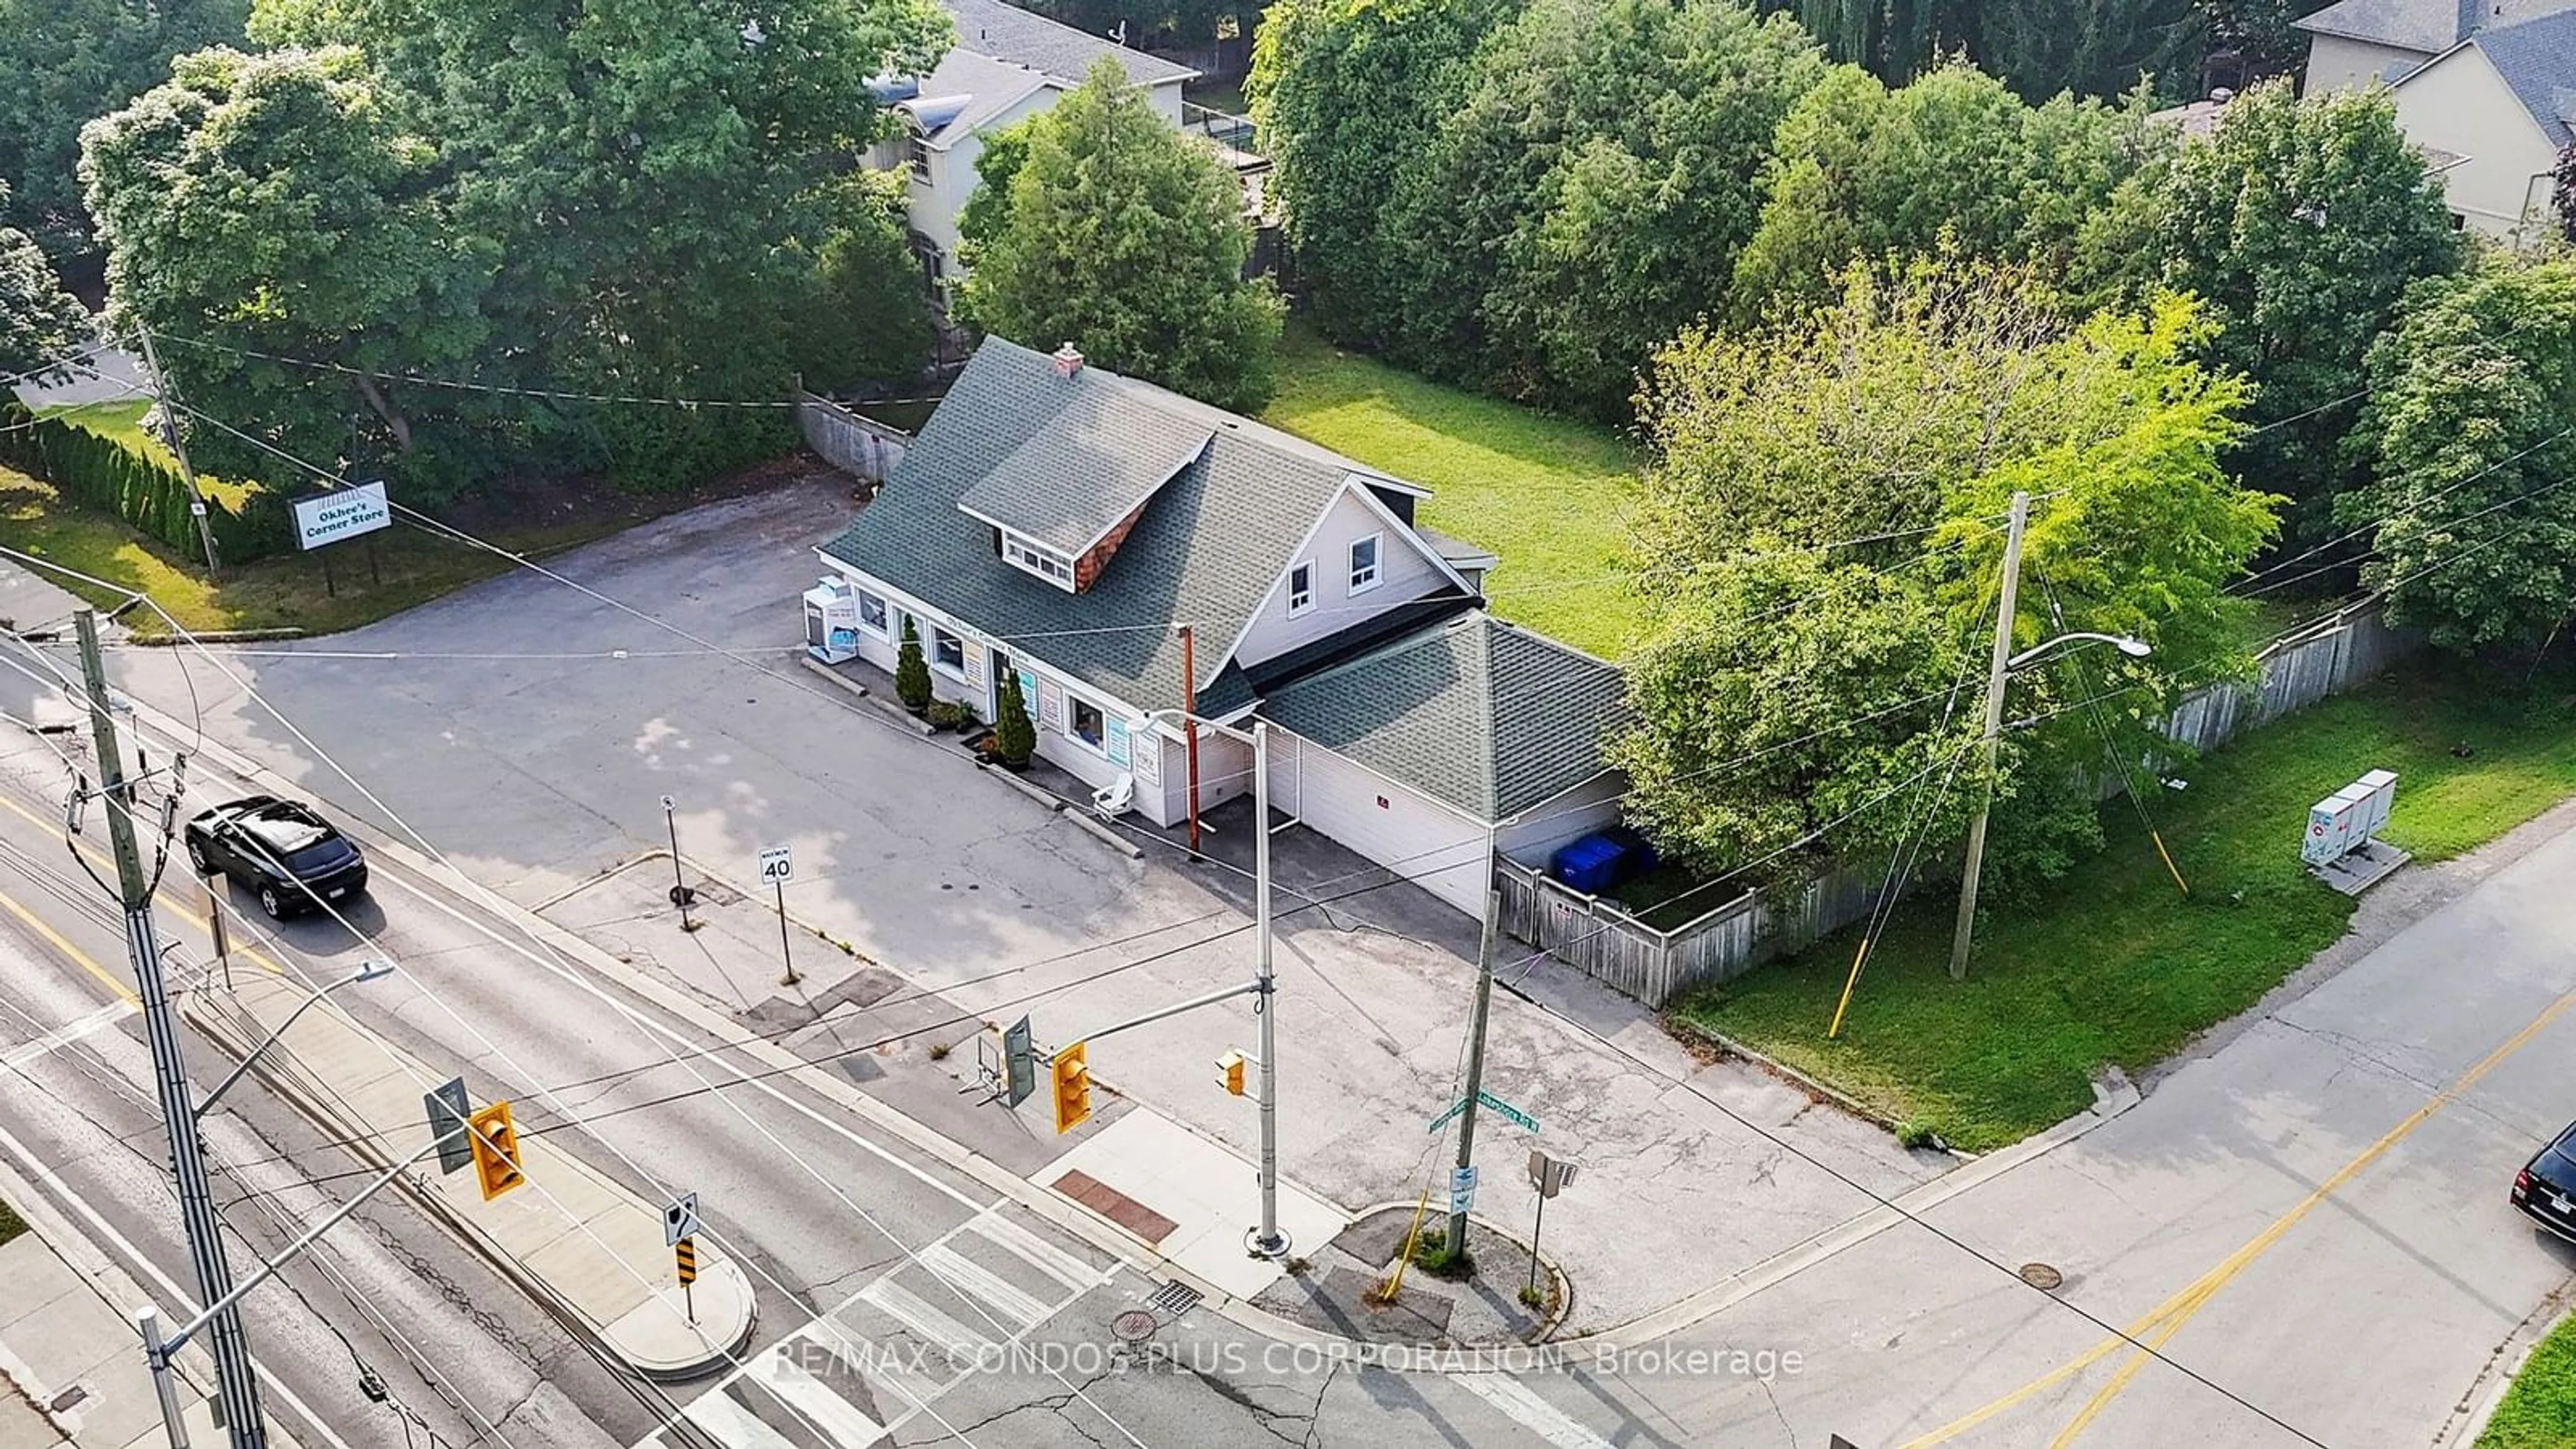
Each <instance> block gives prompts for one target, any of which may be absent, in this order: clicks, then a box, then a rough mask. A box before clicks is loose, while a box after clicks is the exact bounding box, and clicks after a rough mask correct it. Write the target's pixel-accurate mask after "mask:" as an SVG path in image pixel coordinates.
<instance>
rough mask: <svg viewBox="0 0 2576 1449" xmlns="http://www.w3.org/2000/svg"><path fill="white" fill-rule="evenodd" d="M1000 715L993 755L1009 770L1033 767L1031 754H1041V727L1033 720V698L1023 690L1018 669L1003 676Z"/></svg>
mask: <svg viewBox="0 0 2576 1449" xmlns="http://www.w3.org/2000/svg"><path fill="white" fill-rule="evenodd" d="M999 704H1000V708H998V709H996V710H995V711H994V713H995V714H997V715H999V716H1000V718H998V719H996V720H994V721H993V758H994V759H995V760H997V761H999V762H1000V764H1001V766H1002V768H1003V769H1005V770H1010V771H1014V772H1017V771H1020V770H1025V769H1027V768H1028V767H1029V756H1031V755H1034V754H1036V753H1037V749H1038V731H1037V726H1036V725H1034V724H1031V723H1030V722H1029V701H1028V697H1027V696H1026V695H1023V694H1022V693H1020V676H1019V672H1018V671H1017V670H1011V671H1008V672H1006V673H1004V674H1003V675H1002V689H1001V694H1000V697H999Z"/></svg>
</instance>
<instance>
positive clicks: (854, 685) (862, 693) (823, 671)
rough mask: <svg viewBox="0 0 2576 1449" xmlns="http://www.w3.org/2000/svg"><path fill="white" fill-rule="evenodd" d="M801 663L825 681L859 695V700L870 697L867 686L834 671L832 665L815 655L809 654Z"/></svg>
mask: <svg viewBox="0 0 2576 1449" xmlns="http://www.w3.org/2000/svg"><path fill="white" fill-rule="evenodd" d="M799 662H800V663H802V664H803V665H804V666H805V667H806V668H807V669H810V670H812V671H814V672H815V673H816V674H819V675H821V676H823V677H824V678H825V679H828V680H830V681H832V682H833V683H834V684H837V685H839V686H841V687H842V688H843V689H846V690H848V691H849V692H850V693H852V694H854V695H857V696H858V697H859V698H861V699H866V698H867V697H868V687H867V686H866V685H864V684H861V683H859V682H858V681H857V680H855V679H852V678H850V677H849V676H848V675H846V674H843V673H841V672H840V671H839V670H837V669H834V668H833V667H832V666H831V665H829V664H826V663H824V662H823V661H822V660H820V659H817V658H815V657H814V656H813V655H811V654H808V655H806V656H805V657H804V658H803V659H802V660H800V661H799Z"/></svg>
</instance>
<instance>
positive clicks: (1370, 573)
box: [1351, 533, 1381, 594]
mask: <svg viewBox="0 0 2576 1449" xmlns="http://www.w3.org/2000/svg"><path fill="white" fill-rule="evenodd" d="M1380 538H1381V535H1378V534H1374V533H1372V534H1370V535H1369V536H1368V537H1366V538H1362V539H1355V540H1353V541H1352V543H1351V592H1352V593H1354V594H1365V593H1367V592H1368V591H1369V590H1371V589H1373V588H1376V587H1377V550H1378V543H1379V540H1380Z"/></svg>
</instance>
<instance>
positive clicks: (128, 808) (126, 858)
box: [73, 609, 268, 1449]
mask: <svg viewBox="0 0 2576 1449" xmlns="http://www.w3.org/2000/svg"><path fill="white" fill-rule="evenodd" d="M73 617H74V621H75V623H76V624H77V625H78V627H79V631H80V656H81V674H82V676H83V677H84V678H85V679H86V680H87V681H88V683H89V717H90V729H91V731H92V734H93V736H94V738H95V740H96V742H97V745H98V773H99V794H100V797H101V798H102V799H104V800H105V801H106V803H107V832H108V839H109V841H110V843H111V844H112V845H113V846H114V848H115V852H116V878H117V885H118V887H119V889H118V895H119V897H120V898H121V900H122V902H123V904H124V907H125V950H126V955H127V956H128V957H129V958H131V960H132V961H133V964H134V984H135V989H136V990H137V992H138V993H139V994H140V996H141V1000H142V1007H143V1026H144V1035H145V1036H146V1037H147V1038H148V1039H149V1040H150V1042H151V1046H152V1074H153V1076H154V1077H155V1078H156V1079H158V1085H159V1093H160V1098H161V1121H162V1125H163V1126H165V1127H166V1128H168V1129H169V1133H170V1170H171V1173H172V1175H173V1176H174V1177H175V1178H176V1179H177V1182H178V1187H179V1219H180V1226H181V1227H182V1228H184V1229H185V1230H186V1233H187V1238H188V1257H189V1260H190V1261H191V1262H192V1263H193V1264H194V1265H195V1267H196V1270H197V1297H198V1301H200V1302H202V1303H205V1304H208V1305H210V1306H211V1305H217V1304H224V1305H227V1306H225V1307H224V1308H223V1310H222V1311H221V1312H220V1313H217V1314H216V1315H215V1316H214V1318H213V1320H212V1321H211V1322H209V1323H208V1324H207V1328H208V1330H209V1332H210V1336H211V1337H212V1339H213V1345H212V1346H213V1349H214V1355H215V1379H216V1383H217V1386H218V1388H219V1390H220V1392H221V1394H222V1403H221V1407H222V1414H223V1420H224V1427H225V1429H226V1430H227V1431H228V1432H229V1433H230V1435H231V1437H232V1449H266V1445H267V1443H268V1426H267V1424H266V1423H265V1422H264V1421H263V1420H262V1419H261V1417H260V1409H259V1384H258V1382H257V1380H255V1379H254V1378H253V1377H252V1375H251V1362H250V1345H249V1343H248V1342H247V1341H245V1340H244V1339H243V1337H242V1329H241V1315H240V1312H239V1310H237V1309H235V1308H233V1307H230V1306H229V1300H230V1299H231V1298H232V1296H233V1275H232V1269H231V1268H230V1267H228V1266H227V1265H226V1264H225V1262H224V1242H223V1237H222V1234H221V1231H220V1229H221V1226H222V1225H221V1222H220V1220H219V1219H217V1218H216V1216H215V1201H214V1194H213V1192H212V1191H211V1190H210V1189H209V1187H208V1185H207V1182H206V1164H205V1159H204V1158H203V1156H202V1155H201V1153H200V1149H199V1144H198V1141H197V1114H196V1110H195V1108H194V1107H193V1106H192V1105H191V1104H190V1101H189V1089H188V1069H187V1066H186V1064H185V1063H183V1062H182V1061H181V1060H180V1058H179V1028H178V1023H177V1021H176V1019H175V1018H174V1016H173V1014H172V1012H171V1010H170V992H169V986H168V983H167V982H165V981H164V980H163V979H162V975H161V947H160V942H159V941H157V940H156V939H154V932H153V925H152V881H151V880H150V879H149V878H148V877H146V876H145V875H144V873H143V857H142V855H141V853H140V852H138V851H137V850H136V848H135V844H134V791H133V786H132V785H131V784H130V783H129V782H128V781H127V780H126V778H125V756H124V755H123V753H122V752H121V751H120V749H119V747H118V744H117V739H116V716H115V714H114V713H113V712H112V711H111V710H110V708H109V705H108V692H107V666H106V664H105V663H104V662H103V661H102V660H101V658H100V655H99V648H98V615H97V614H96V613H95V612H94V611H92V610H89V609H83V610H81V611H80V612H79V613H78V614H76V615H74V616H73Z"/></svg>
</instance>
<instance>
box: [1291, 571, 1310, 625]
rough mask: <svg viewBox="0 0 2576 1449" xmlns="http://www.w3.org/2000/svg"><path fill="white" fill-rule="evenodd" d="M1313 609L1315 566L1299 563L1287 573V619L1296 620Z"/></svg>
mask: <svg viewBox="0 0 2576 1449" xmlns="http://www.w3.org/2000/svg"><path fill="white" fill-rule="evenodd" d="M1314 607H1315V566H1314V565H1313V564H1311V563H1301V564H1299V565H1297V566H1296V567H1295V568H1293V569H1290V570H1289V571H1288V617H1289V618H1291V619H1294V618H1296V617H1297V616H1298V615H1300V614H1303V613H1307V612H1309V611H1311V610H1312V609H1313V608H1314Z"/></svg>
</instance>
